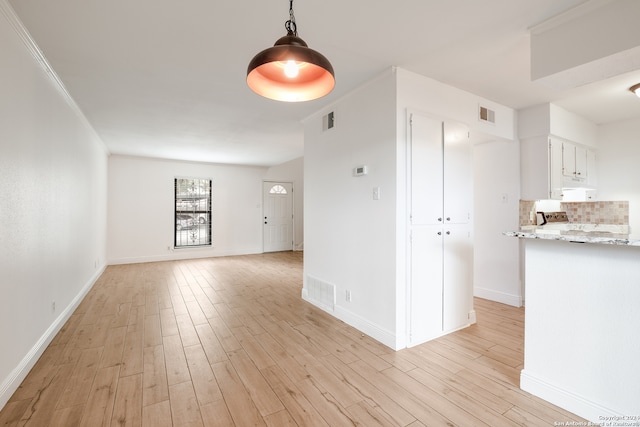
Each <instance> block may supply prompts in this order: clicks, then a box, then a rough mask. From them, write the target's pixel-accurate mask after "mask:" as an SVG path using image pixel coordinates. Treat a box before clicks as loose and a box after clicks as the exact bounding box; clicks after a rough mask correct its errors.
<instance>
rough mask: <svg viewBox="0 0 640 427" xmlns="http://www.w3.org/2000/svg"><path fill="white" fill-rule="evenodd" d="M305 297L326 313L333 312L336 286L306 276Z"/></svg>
mask: <svg viewBox="0 0 640 427" xmlns="http://www.w3.org/2000/svg"><path fill="white" fill-rule="evenodd" d="M307 297H308V298H309V300H311V301H312V302H313V303H314V304H317V305H319V306H321V307H322V308H324V309H325V310H328V311H333V310H334V307H335V304H336V286H335V285H333V284H331V283H328V282H325V281H323V280H320V279H317V278H315V277H312V276H308V275H307Z"/></svg>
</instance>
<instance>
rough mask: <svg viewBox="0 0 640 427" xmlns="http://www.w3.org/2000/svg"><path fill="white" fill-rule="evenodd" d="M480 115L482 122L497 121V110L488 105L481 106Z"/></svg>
mask: <svg viewBox="0 0 640 427" xmlns="http://www.w3.org/2000/svg"><path fill="white" fill-rule="evenodd" d="M478 117H479V118H480V121H481V122H487V123H493V124H495V123H496V112H495V111H493V110H490V109H488V108H487V107H483V106H480V110H479V111H478Z"/></svg>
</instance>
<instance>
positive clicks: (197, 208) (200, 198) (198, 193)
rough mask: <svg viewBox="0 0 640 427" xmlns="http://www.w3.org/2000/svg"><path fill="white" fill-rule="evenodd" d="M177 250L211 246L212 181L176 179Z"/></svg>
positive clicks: (175, 227)
mask: <svg viewBox="0 0 640 427" xmlns="http://www.w3.org/2000/svg"><path fill="white" fill-rule="evenodd" d="M174 188H175V224H174V235H175V242H174V246H175V247H176V248H185V247H193V246H210V245H211V180H210V179H199V178H176V179H175V183H174Z"/></svg>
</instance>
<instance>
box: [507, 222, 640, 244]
mask: <svg viewBox="0 0 640 427" xmlns="http://www.w3.org/2000/svg"><path fill="white" fill-rule="evenodd" d="M609 229H610V230H613V231H607V229H606V227H602V226H601V227H600V228H597V227H591V228H588V227H584V226H583V227H580V226H576V227H564V229H556V228H547V227H545V226H542V227H536V226H529V227H521V228H520V230H518V231H506V232H504V233H502V234H504V235H505V236H509V237H519V238H521V239H543V240H561V241H565V242H573V243H595V244H604V245H621V246H640V235H632V234H628V233H620V232H616V231H619V230H616V229H615V227H609Z"/></svg>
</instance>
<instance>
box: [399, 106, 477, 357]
mask: <svg viewBox="0 0 640 427" xmlns="http://www.w3.org/2000/svg"><path fill="white" fill-rule="evenodd" d="M409 117H410V118H409V120H410V123H409V144H410V150H409V152H410V160H409V176H408V178H409V179H408V181H409V192H410V198H409V201H410V215H411V216H410V230H409V232H410V239H409V240H410V253H411V256H410V262H409V264H410V267H409V282H410V283H409V299H410V304H409V311H410V314H409V339H408V341H409V346H414V345H417V344H420V343H422V342H425V341H427V340H429V339H432V338H436V337H438V336H441V335H443V334H445V333H448V332H452V331H454V330H457V329H459V328H461V327H464V326H466V325H468V324H469V317H470V312H471V311H472V310H473V288H472V266H473V249H472V241H471V208H472V205H473V190H472V188H473V182H472V161H471V147H470V143H469V133H468V130H467V128H466V126H464V125H460V124H457V123H453V122H447V121H442V120H438V119H436V118H431V117H426V116H423V115H418V114H410V116H409Z"/></svg>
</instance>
